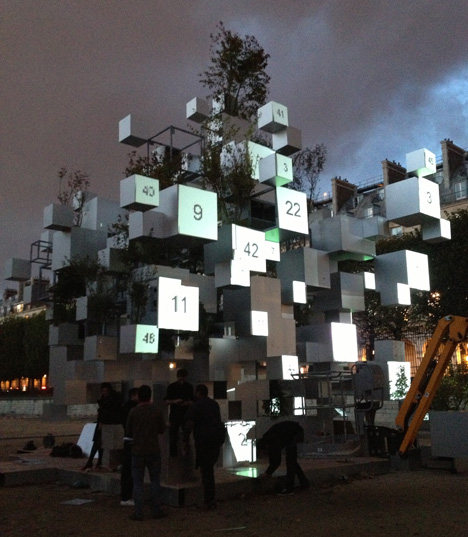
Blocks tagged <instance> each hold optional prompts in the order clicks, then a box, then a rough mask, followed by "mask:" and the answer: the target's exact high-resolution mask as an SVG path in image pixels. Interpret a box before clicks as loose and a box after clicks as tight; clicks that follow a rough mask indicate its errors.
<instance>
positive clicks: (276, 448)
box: [257, 421, 309, 494]
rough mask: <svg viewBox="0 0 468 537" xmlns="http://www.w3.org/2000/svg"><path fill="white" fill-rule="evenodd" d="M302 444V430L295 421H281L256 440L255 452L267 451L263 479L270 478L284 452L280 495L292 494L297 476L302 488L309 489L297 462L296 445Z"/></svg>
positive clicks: (307, 481)
mask: <svg viewBox="0 0 468 537" xmlns="http://www.w3.org/2000/svg"><path fill="white" fill-rule="evenodd" d="M300 442H304V429H303V428H302V427H301V426H300V425H299V424H298V423H297V422H295V421H281V422H280V423H275V425H272V426H271V427H270V428H269V429H268V431H267V432H266V433H265V434H264V435H263V436H262V438H260V440H258V442H257V450H259V451H267V452H268V459H269V466H268V468H267V470H266V472H265V474H264V475H265V477H271V476H272V474H273V472H274V471H275V470H276V469H277V468H278V467H279V465H280V464H281V451H282V450H283V449H285V451H286V484H285V486H284V487H283V488H282V490H281V491H280V494H292V493H293V489H294V478H295V476H296V475H297V477H298V479H299V483H300V484H301V487H302V488H308V487H309V480H308V479H307V477H306V476H305V474H304V472H303V471H302V468H301V467H300V466H299V463H298V462H297V444H298V443H300Z"/></svg>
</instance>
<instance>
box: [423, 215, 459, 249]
mask: <svg viewBox="0 0 468 537" xmlns="http://www.w3.org/2000/svg"><path fill="white" fill-rule="evenodd" d="M422 238H423V241H426V242H430V243H437V242H443V241H449V240H450V239H451V238H452V232H451V226H450V220H445V218H441V219H440V220H434V221H433V222H426V223H424V224H423V225H422Z"/></svg>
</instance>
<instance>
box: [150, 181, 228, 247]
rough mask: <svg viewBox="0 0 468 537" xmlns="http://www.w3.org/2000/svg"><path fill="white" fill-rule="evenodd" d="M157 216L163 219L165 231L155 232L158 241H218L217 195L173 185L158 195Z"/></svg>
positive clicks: (157, 230)
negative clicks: (184, 238)
mask: <svg viewBox="0 0 468 537" xmlns="http://www.w3.org/2000/svg"><path fill="white" fill-rule="evenodd" d="M159 200H160V203H159V207H157V208H156V209H153V211H152V212H154V213H156V214H163V215H164V216H165V220H166V225H165V227H164V229H160V228H156V229H155V235H156V237H159V238H168V237H174V236H177V235H187V236H190V237H198V238H202V239H210V240H216V239H217V238H218V198H217V195H216V193H214V192H209V191H206V190H202V189H200V188H193V187H188V186H185V185H173V186H170V187H169V188H165V189H164V190H162V191H161V192H160V193H159Z"/></svg>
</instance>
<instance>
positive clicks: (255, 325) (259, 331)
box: [250, 311, 268, 336]
mask: <svg viewBox="0 0 468 537" xmlns="http://www.w3.org/2000/svg"><path fill="white" fill-rule="evenodd" d="M250 333H251V335H252V336H268V312H267V311H251V312H250Z"/></svg>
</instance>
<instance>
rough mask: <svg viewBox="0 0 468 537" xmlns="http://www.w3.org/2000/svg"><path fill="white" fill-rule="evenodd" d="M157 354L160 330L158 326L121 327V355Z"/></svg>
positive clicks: (131, 325) (133, 325) (137, 325)
mask: <svg viewBox="0 0 468 537" xmlns="http://www.w3.org/2000/svg"><path fill="white" fill-rule="evenodd" d="M137 352H138V353H140V352H141V353H144V354H157V353H158V352H159V328H158V327H157V326H156V325H148V324H129V325H124V326H121V327H120V353H122V354H131V353H137Z"/></svg>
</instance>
